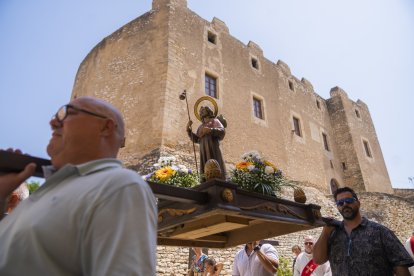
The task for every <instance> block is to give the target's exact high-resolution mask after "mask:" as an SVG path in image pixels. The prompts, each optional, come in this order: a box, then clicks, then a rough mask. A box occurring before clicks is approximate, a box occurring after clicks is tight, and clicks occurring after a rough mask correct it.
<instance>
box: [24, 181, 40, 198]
mask: <svg viewBox="0 0 414 276" xmlns="http://www.w3.org/2000/svg"><path fill="white" fill-rule="evenodd" d="M26 186H27V189H28V190H29V195H31V194H32V193H33V192H34V191H36V190H37V189H39V187H40V182H38V181H31V182H29V183H27V185H26Z"/></svg>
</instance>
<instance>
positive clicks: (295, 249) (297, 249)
mask: <svg viewBox="0 0 414 276" xmlns="http://www.w3.org/2000/svg"><path fill="white" fill-rule="evenodd" d="M300 252H302V249H301V248H300V246H299V245H297V244H296V245H294V246H292V253H293V254H295V256H296V257H297V256H298V255H299V254H300Z"/></svg>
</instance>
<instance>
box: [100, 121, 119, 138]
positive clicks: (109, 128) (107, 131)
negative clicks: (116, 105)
mask: <svg viewBox="0 0 414 276" xmlns="http://www.w3.org/2000/svg"><path fill="white" fill-rule="evenodd" d="M115 130H116V124H115V122H114V120H112V119H106V122H105V124H104V125H103V126H102V129H101V134H102V135H103V136H110V135H112V134H113V133H114V132H115Z"/></svg>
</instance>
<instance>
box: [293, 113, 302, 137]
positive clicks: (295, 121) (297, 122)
mask: <svg viewBox="0 0 414 276" xmlns="http://www.w3.org/2000/svg"><path fill="white" fill-rule="evenodd" d="M293 127H294V128H293V132H295V134H296V135H297V136H300V137H302V131H301V129H300V120H299V119H298V118H296V117H293Z"/></svg>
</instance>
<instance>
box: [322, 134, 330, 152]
mask: <svg viewBox="0 0 414 276" xmlns="http://www.w3.org/2000/svg"><path fill="white" fill-rule="evenodd" d="M322 138H323V145H324V146H325V149H326V150H327V151H329V144H328V136H327V135H326V134H325V133H322Z"/></svg>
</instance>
